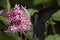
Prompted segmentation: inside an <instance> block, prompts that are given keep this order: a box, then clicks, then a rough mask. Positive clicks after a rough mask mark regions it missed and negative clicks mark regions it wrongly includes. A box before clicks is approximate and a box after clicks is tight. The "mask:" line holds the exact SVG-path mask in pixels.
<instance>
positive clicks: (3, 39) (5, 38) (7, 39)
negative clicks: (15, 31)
mask: <svg viewBox="0 0 60 40" xmlns="http://www.w3.org/2000/svg"><path fill="white" fill-rule="evenodd" d="M0 40H16V38H14V37H13V36H9V35H6V34H4V33H3V32H0Z"/></svg>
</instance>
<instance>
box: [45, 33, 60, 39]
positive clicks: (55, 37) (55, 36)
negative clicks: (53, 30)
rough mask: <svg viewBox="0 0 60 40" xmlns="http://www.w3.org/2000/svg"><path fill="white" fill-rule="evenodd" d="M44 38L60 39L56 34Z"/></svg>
mask: <svg viewBox="0 0 60 40" xmlns="http://www.w3.org/2000/svg"><path fill="white" fill-rule="evenodd" d="M45 40H60V36H59V35H58V34H54V35H49V36H48V37H46V38H45Z"/></svg>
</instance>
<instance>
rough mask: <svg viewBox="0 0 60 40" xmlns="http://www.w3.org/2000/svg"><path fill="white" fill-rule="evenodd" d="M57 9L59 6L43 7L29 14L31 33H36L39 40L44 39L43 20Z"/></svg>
mask: <svg viewBox="0 0 60 40" xmlns="http://www.w3.org/2000/svg"><path fill="white" fill-rule="evenodd" d="M59 9H60V7H50V8H45V9H42V10H39V12H35V13H34V14H33V15H32V16H31V21H32V24H33V34H36V36H37V37H39V38H40V40H44V31H45V22H46V21H47V20H48V19H49V18H50V17H51V16H52V15H53V14H54V13H55V12H56V11H57V10H59Z"/></svg>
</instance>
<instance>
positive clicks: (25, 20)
mask: <svg viewBox="0 0 60 40" xmlns="http://www.w3.org/2000/svg"><path fill="white" fill-rule="evenodd" d="M6 16H7V18H8V20H9V21H8V22H9V25H10V26H9V27H8V29H7V31H5V32H13V33H15V32H21V33H24V32H25V31H28V30H29V28H30V25H31V21H30V14H29V12H28V11H27V9H26V8H24V7H23V6H21V7H19V5H17V4H16V5H15V8H14V10H13V11H11V10H8V11H7V12H6Z"/></svg>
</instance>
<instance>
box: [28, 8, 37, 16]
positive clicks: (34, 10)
mask: <svg viewBox="0 0 60 40" xmlns="http://www.w3.org/2000/svg"><path fill="white" fill-rule="evenodd" d="M28 12H29V13H30V15H33V14H34V13H35V12H38V10H36V9H32V8H31V9H28Z"/></svg>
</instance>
